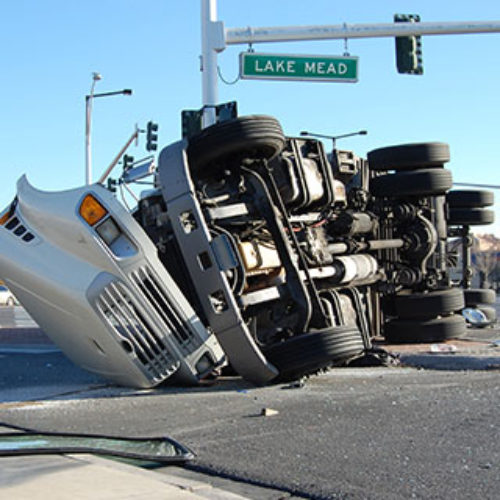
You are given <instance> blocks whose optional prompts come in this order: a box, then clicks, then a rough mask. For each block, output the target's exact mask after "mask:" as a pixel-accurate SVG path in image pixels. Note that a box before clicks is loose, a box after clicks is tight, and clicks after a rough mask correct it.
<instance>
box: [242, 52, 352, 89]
mask: <svg viewBox="0 0 500 500" xmlns="http://www.w3.org/2000/svg"><path fill="white" fill-rule="evenodd" d="M240 78H243V79H254V80H292V81H293V80H297V81H308V82H357V81H358V58H357V57H349V56H334V57H332V56H306V55H292V54H261V53H256V52H242V53H241V54H240Z"/></svg>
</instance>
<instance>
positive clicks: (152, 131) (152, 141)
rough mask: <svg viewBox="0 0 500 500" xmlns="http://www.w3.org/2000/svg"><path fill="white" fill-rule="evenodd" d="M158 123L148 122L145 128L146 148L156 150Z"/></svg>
mask: <svg viewBox="0 0 500 500" xmlns="http://www.w3.org/2000/svg"><path fill="white" fill-rule="evenodd" d="M157 132H158V124H157V123H154V122H148V125H147V129H146V149H147V150H148V151H156V150H157V149H158V133H157Z"/></svg>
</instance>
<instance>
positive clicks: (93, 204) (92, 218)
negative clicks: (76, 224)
mask: <svg viewBox="0 0 500 500" xmlns="http://www.w3.org/2000/svg"><path fill="white" fill-rule="evenodd" d="M107 213H108V211H107V210H106V209H105V208H104V207H103V206H102V205H101V204H100V203H99V202H98V201H97V200H96V199H95V198H94V197H93V196H92V195H91V194H88V195H87V196H85V198H84V199H83V201H82V204H81V205H80V215H81V216H82V218H83V220H84V221H85V222H87V224H89V225H90V226H93V225H94V224H97V223H98V222H99V221H100V220H101V219H102V218H103V217H104V216H105V215H106V214H107Z"/></svg>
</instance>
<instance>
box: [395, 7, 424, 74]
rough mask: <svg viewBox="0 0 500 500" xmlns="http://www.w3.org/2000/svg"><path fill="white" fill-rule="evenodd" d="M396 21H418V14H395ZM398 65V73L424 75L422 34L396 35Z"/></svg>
mask: <svg viewBox="0 0 500 500" xmlns="http://www.w3.org/2000/svg"><path fill="white" fill-rule="evenodd" d="M394 22H395V23H418V22H420V16H419V15H418V14H395V15H394ZM396 66H397V68H398V73H406V74H410V75H422V74H423V73H424V67H423V60H422V37H421V36H420V35H412V36H397V37H396Z"/></svg>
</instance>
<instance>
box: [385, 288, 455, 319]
mask: <svg viewBox="0 0 500 500" xmlns="http://www.w3.org/2000/svg"><path fill="white" fill-rule="evenodd" d="M464 307H465V300H464V293H463V290H462V289H461V288H448V289H445V290H435V291H431V292H423V293H422V292H420V293H405V294H400V295H395V296H394V309H395V315H396V316H397V317H398V318H400V319H419V318H420V319H424V318H435V317H436V316H443V315H448V314H451V313H454V312H455V311H460V310H461V309H463V308H464Z"/></svg>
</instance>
